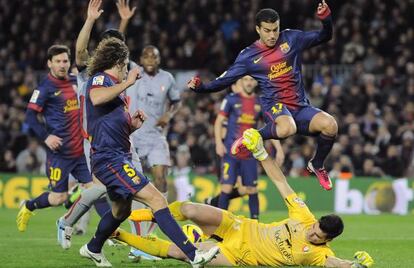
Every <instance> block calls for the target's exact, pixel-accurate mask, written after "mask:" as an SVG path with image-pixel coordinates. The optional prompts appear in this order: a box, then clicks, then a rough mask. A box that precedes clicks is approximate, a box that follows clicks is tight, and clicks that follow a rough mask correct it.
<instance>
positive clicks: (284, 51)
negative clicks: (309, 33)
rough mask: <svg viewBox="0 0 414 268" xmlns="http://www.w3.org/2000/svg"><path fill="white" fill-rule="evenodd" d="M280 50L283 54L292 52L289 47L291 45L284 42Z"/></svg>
mask: <svg viewBox="0 0 414 268" xmlns="http://www.w3.org/2000/svg"><path fill="white" fill-rule="evenodd" d="M279 47H280V50H281V51H282V52H283V53H285V54H286V53H288V52H289V51H290V46H289V44H288V43H287V42H284V43H283V44H281V45H280V46H279Z"/></svg>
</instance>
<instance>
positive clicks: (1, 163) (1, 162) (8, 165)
mask: <svg viewBox="0 0 414 268" xmlns="http://www.w3.org/2000/svg"><path fill="white" fill-rule="evenodd" d="M16 171H17V168H16V159H15V158H14V155H13V152H12V151H11V150H6V151H4V153H3V155H2V156H1V158H0V172H16Z"/></svg>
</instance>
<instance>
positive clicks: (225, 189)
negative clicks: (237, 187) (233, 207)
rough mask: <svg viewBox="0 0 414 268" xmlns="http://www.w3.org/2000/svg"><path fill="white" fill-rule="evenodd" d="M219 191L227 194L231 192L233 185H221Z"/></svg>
mask: <svg viewBox="0 0 414 268" xmlns="http://www.w3.org/2000/svg"><path fill="white" fill-rule="evenodd" d="M221 191H222V192H223V193H226V194H229V193H231V192H232V191H233V185H231V184H222V185H221Z"/></svg>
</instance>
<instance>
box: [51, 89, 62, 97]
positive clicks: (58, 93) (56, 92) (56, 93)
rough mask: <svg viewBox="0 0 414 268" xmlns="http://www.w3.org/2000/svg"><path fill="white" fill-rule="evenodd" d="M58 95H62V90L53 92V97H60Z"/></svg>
mask: <svg viewBox="0 0 414 268" xmlns="http://www.w3.org/2000/svg"><path fill="white" fill-rule="evenodd" d="M60 93H62V90H58V91H55V93H53V95H55V96H59V95H60Z"/></svg>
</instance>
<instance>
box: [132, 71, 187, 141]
mask: <svg viewBox="0 0 414 268" xmlns="http://www.w3.org/2000/svg"><path fill="white" fill-rule="evenodd" d="M126 93H127V96H128V97H129V101H130V103H129V111H130V113H131V114H133V113H135V112H136V110H137V109H141V110H143V111H144V112H145V113H146V115H147V117H148V118H147V120H146V121H145V122H144V124H143V125H142V127H141V128H139V129H138V130H136V131H135V132H134V133H132V137H133V139H134V140H136V141H137V142H136V143H135V144H139V143H140V141H142V139H143V138H144V139H148V138H150V139H152V138H154V136H155V137H160V136H163V134H162V128H161V127H157V126H156V124H157V121H158V120H159V119H160V117H161V116H162V115H163V114H164V113H165V109H166V106H167V100H169V101H170V102H177V101H180V91H179V90H178V89H177V88H176V84H175V79H174V77H173V76H172V74H171V73H169V72H166V71H164V70H162V69H160V70H159V71H158V73H157V74H156V75H155V76H150V75H148V74H147V73H145V72H143V71H142V72H141V78H140V79H138V80H137V81H136V82H135V84H134V85H132V86H131V87H129V88H128V89H127V91H126Z"/></svg>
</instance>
